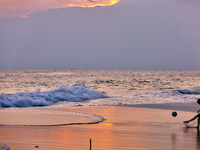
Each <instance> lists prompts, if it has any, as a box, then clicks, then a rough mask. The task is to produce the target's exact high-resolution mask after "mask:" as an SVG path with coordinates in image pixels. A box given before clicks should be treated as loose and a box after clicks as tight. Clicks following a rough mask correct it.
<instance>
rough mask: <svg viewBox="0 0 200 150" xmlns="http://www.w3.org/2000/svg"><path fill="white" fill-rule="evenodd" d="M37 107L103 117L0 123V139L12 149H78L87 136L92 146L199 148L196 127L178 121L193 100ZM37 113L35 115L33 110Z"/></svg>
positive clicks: (101, 149)
mask: <svg viewBox="0 0 200 150" xmlns="http://www.w3.org/2000/svg"><path fill="white" fill-rule="evenodd" d="M187 106H188V107H187ZM170 108H171V109H170ZM186 108H189V109H186ZM31 109H32V108H30V110H31ZM37 109H38V111H40V110H41V108H40V107H37V108H34V111H37ZM5 110H6V109H5ZM13 110H15V109H13ZM42 110H45V111H47V112H48V111H55V112H58V111H61V112H65V113H66V114H65V115H67V113H71V116H72V117H71V118H70V115H68V116H67V117H68V119H67V118H66V122H68V123H70V121H73V118H76V117H73V115H72V114H73V112H80V113H84V114H88V115H89V114H95V115H98V116H103V117H104V118H106V120H104V121H103V122H100V123H96V124H87V123H85V124H74V125H56V126H54V125H49V126H47V125H43V126H40V125H35V126H30V125H26V126H19V125H3V126H0V133H1V134H0V139H1V142H3V143H5V144H7V145H8V146H9V147H10V149H14V150H32V149H36V148H37V149H42V150H47V149H48V150H51V149H52V150H55V149H56V150H64V149H70V150H80V149H83V150H84V149H89V148H90V143H89V140H90V139H91V140H92V147H91V149H92V150H132V149H152V150H153V149H154V150H155V149H193V150H195V149H196V150H197V149H199V148H200V136H199V133H198V132H197V129H196V128H187V127H186V125H185V124H183V121H184V120H188V119H190V118H191V117H193V116H194V115H195V114H196V113H195V111H197V110H198V105H197V104H196V103H188V104H187V103H185V104H181V103H179V104H156V105H154V104H153V105H150V104H149V105H131V106H80V107H42ZM1 111H4V109H2V110H1ZM11 111H12V109H11ZM26 111H27V110H26ZM173 111H176V112H177V113H178V115H177V116H176V117H172V115H171V113H172V112H173ZM30 115H31V113H30ZM38 117H41V116H40V115H38ZM86 118H87V117H86ZM70 119H71V120H70ZM79 121H80V120H79ZM189 125H190V126H193V127H194V126H196V121H194V122H192V123H189ZM36 146H38V147H36Z"/></svg>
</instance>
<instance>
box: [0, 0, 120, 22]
mask: <svg viewBox="0 0 200 150" xmlns="http://www.w3.org/2000/svg"><path fill="white" fill-rule="evenodd" d="M119 1H120V0H28V1H27V0H0V18H13V17H17V16H18V17H28V16H27V15H28V14H30V12H31V13H33V12H37V11H44V10H48V9H58V8H67V7H95V6H111V5H114V4H116V3H117V2H119Z"/></svg>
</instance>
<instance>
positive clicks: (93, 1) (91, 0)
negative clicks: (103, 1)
mask: <svg viewBox="0 0 200 150" xmlns="http://www.w3.org/2000/svg"><path fill="white" fill-rule="evenodd" d="M87 1H88V2H92V3H96V2H97V1H96V0H87Z"/></svg>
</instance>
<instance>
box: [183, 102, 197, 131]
mask: <svg viewBox="0 0 200 150" xmlns="http://www.w3.org/2000/svg"><path fill="white" fill-rule="evenodd" d="M197 103H198V104H199V105H200V99H198V100H197ZM199 112H200V109H199V110H198V111H197V113H198V114H197V115H196V116H194V117H193V118H192V119H190V120H188V121H183V123H189V122H191V121H193V120H195V119H197V118H198V119H197V127H196V128H197V129H199V124H200V113H199Z"/></svg>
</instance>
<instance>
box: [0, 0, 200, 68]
mask: <svg viewBox="0 0 200 150" xmlns="http://www.w3.org/2000/svg"><path fill="white" fill-rule="evenodd" d="M199 18H200V1H199V0H43V1H41V0H29V1H27V0H0V69H83V70H84V69H90V70H200V59H199V58H200V57H199V56H200V19H199Z"/></svg>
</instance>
